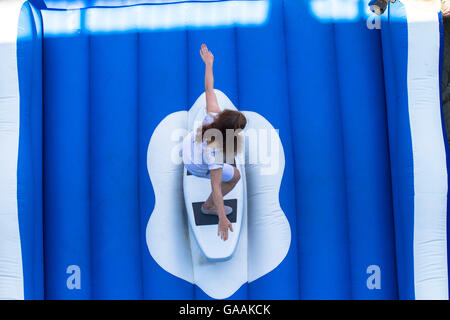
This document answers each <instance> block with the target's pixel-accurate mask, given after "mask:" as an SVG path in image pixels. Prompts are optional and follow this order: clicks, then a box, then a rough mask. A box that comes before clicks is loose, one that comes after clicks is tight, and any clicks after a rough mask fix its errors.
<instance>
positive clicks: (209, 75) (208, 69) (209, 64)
mask: <svg viewBox="0 0 450 320" xmlns="http://www.w3.org/2000/svg"><path fill="white" fill-rule="evenodd" d="M200 56H201V57H202V60H203V62H204V63H205V93H206V112H207V113H210V112H213V113H219V112H220V108H219V103H218V102H217V97H216V93H215V92H214V74H213V63H214V56H213V54H212V53H211V51H209V50H208V47H207V46H206V44H202V47H201V49H200Z"/></svg>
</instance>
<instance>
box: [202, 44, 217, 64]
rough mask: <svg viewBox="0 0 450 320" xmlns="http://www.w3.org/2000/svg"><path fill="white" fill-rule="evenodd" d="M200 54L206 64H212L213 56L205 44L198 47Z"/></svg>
mask: <svg viewBox="0 0 450 320" xmlns="http://www.w3.org/2000/svg"><path fill="white" fill-rule="evenodd" d="M200 56H201V57H202V60H203V62H204V63H205V64H206V65H211V66H212V64H213V62H214V56H213V54H212V52H211V51H209V50H208V47H207V46H206V44H202V47H201V49H200Z"/></svg>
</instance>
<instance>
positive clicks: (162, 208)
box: [146, 90, 291, 299]
mask: <svg viewBox="0 0 450 320" xmlns="http://www.w3.org/2000/svg"><path fill="white" fill-rule="evenodd" d="M216 95H217V98H218V101H219V105H224V104H228V103H231V101H230V100H229V99H228V97H226V95H225V94H224V93H222V92H221V91H219V90H216ZM200 104H202V105H203V106H204V101H203V99H201V97H200V98H199V99H197V102H196V104H195V105H194V106H193V107H192V108H191V110H190V112H191V113H192V111H195V110H196V109H198V108H200ZM243 113H244V114H245V116H246V117H247V121H248V124H247V128H246V130H245V132H244V133H245V135H246V148H245V161H246V163H245V171H246V183H247V214H248V216H247V217H246V219H245V220H246V222H245V224H243V226H242V231H241V235H240V240H239V244H238V247H237V249H236V251H235V253H234V255H233V257H232V258H231V259H230V260H228V261H225V262H210V261H208V260H206V258H202V257H201V255H199V253H200V251H199V249H198V248H197V247H196V243H195V241H192V239H190V235H189V224H188V222H187V216H186V208H185V203H184V198H183V164H182V161H181V157H180V151H181V143H182V139H183V137H184V135H185V134H187V133H188V132H187V128H188V121H189V119H188V112H186V111H180V112H175V113H172V114H170V115H168V116H167V117H166V118H165V119H164V120H162V121H161V123H160V124H159V125H158V126H157V127H156V129H155V131H154V132H153V135H152V137H151V139H150V143H149V146H148V152H147V168H148V172H149V176H150V180H151V182H152V185H153V189H154V192H155V208H154V210H153V213H152V215H151V216H150V219H149V222H148V225H147V231H146V238H147V245H148V248H149V251H150V254H151V255H152V257H153V258H154V259H155V261H156V262H157V263H158V264H159V265H160V266H161V268H163V269H164V270H166V271H167V272H169V273H170V274H172V275H174V276H177V277H179V278H181V279H184V280H186V281H188V282H190V283H192V284H196V285H197V286H198V287H200V288H201V289H202V290H203V291H204V292H205V293H206V294H208V295H209V296H211V297H212V298H215V299H224V298H227V297H229V296H231V295H233V293H235V292H236V291H237V290H238V289H239V288H240V287H241V286H242V285H243V284H245V283H246V282H251V281H255V280H256V279H258V278H260V277H262V276H263V275H265V274H267V273H269V272H270V271H272V270H273V269H275V268H276V267H277V266H278V265H279V264H280V263H281V261H283V259H284V257H285V256H286V254H287V252H288V250H289V246H290V242H291V230H290V226H289V222H288V220H287V218H286V216H285V214H284V212H283V211H282V209H281V207H280V203H279V190H280V185H281V180H282V177H283V172H284V164H285V163H284V162H285V159H284V151H283V147H282V144H281V140H280V138H279V136H278V133H277V131H276V130H275V129H274V128H273V126H272V125H271V124H270V123H269V122H268V121H267V120H266V119H265V118H264V117H262V116H261V115H259V114H257V113H254V112H243ZM205 200H206V199H205ZM193 257H197V258H196V259H193ZM217 274H220V275H221V276H220V277H217Z"/></svg>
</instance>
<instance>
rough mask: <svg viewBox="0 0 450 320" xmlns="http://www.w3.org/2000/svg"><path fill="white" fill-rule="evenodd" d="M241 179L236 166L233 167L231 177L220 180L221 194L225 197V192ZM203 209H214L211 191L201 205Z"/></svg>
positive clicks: (228, 191)
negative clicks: (228, 179) (223, 180)
mask: <svg viewBox="0 0 450 320" xmlns="http://www.w3.org/2000/svg"><path fill="white" fill-rule="evenodd" d="M240 179H241V174H240V172H239V170H238V169H237V168H234V174H233V178H231V180H230V181H227V182H222V184H221V187H222V195H223V196H224V197H225V195H226V194H228V193H230V191H231V190H233V188H234V187H235V186H236V184H237V183H238V182H239V180H240ZM202 206H203V208H204V209H206V210H210V211H214V209H215V206H214V201H213V197H212V193H211V194H210V195H209V197H208V199H207V200H206V201H205V203H204V204H203V205H202Z"/></svg>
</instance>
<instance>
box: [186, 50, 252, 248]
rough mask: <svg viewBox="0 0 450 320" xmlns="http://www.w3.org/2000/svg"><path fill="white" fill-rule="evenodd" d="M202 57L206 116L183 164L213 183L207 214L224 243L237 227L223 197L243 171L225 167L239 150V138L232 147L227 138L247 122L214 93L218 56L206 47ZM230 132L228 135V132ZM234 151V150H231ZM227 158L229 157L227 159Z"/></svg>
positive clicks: (205, 208) (191, 136) (192, 136)
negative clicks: (215, 221)
mask: <svg viewBox="0 0 450 320" xmlns="http://www.w3.org/2000/svg"><path fill="white" fill-rule="evenodd" d="M200 56H201V57H202V60H203V62H204V63H205V94H206V116H205V118H204V119H203V122H202V126H201V127H200V128H199V129H198V131H197V132H191V133H189V134H188V135H187V136H186V137H185V138H184V141H183V162H184V166H185V167H186V169H187V170H188V171H189V172H190V173H191V174H193V175H195V176H197V177H201V178H206V179H211V194H210V195H209V197H208V199H207V200H206V201H205V203H203V205H202V207H201V210H202V213H203V214H217V215H218V217H219V225H218V231H217V235H218V236H219V237H220V238H221V239H222V240H224V241H226V240H227V239H228V229H229V230H230V231H233V226H232V225H231V222H230V221H229V220H228V218H227V216H226V215H227V214H230V213H231V208H230V207H226V206H224V204H223V197H224V196H225V195H226V194H228V193H229V192H230V191H231V190H233V188H234V187H235V186H236V184H237V183H238V182H239V179H240V178H241V175H240V173H239V170H238V169H237V168H235V167H233V166H232V165H230V164H229V163H224V161H223V158H224V156H223V155H227V154H229V153H230V152H232V157H228V158H232V159H233V161H234V154H235V153H236V152H237V150H238V139H237V138H238V137H237V135H236V134H233V139H232V142H233V143H232V145H231V146H229V144H230V143H229V144H227V143H226V135H227V134H230V131H229V130H230V129H231V130H232V132H233V133H236V132H239V131H240V130H242V129H244V128H245V126H246V124H247V120H246V118H245V116H244V115H243V114H242V113H241V112H239V111H233V110H224V111H223V112H221V111H220V108H219V105H218V102H217V97H216V94H215V92H214V76H213V62H214V56H213V54H212V53H211V51H209V50H208V48H207V47H206V45H205V44H202V47H201V49H200ZM227 130H228V132H227ZM230 148H231V149H230ZM225 158H227V157H225Z"/></svg>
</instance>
